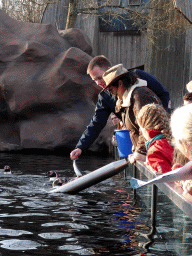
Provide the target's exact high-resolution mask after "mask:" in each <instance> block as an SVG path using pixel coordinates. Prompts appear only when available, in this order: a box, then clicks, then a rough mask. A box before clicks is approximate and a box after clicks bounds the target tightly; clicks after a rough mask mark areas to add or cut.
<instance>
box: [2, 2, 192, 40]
mask: <svg viewBox="0 0 192 256" xmlns="http://www.w3.org/2000/svg"><path fill="white" fill-rule="evenodd" d="M59 1H61V0H2V9H3V10H5V11H6V12H7V13H8V14H9V15H10V16H12V17H14V18H16V19H19V20H23V21H29V22H40V21H41V17H42V14H43V11H44V9H45V8H46V6H47V5H48V4H58V2H59ZM185 1H186V0H183V5H185ZM174 2H175V1H173V0H150V1H149V2H148V3H146V2H144V1H142V0H69V2H68V15H67V17H66V29H68V28H73V27H74V26H75V23H76V19H77V16H78V15H79V14H83V15H94V16H98V17H100V18H101V19H105V16H106V15H108V16H110V17H112V18H114V19H117V20H120V21H121V22H123V20H131V21H132V24H133V25H135V26H137V27H138V29H139V30H140V31H143V30H146V29H147V30H148V32H149V34H150V32H151V31H153V37H154V36H158V35H159V34H162V33H168V34H169V35H180V34H181V33H184V32H185V30H186V29H187V28H188V27H191V26H192V25H191V22H190V21H189V20H187V19H186V17H184V16H183V14H182V12H181V11H180V9H178V8H176V6H175V5H174ZM154 31H155V33H154Z"/></svg>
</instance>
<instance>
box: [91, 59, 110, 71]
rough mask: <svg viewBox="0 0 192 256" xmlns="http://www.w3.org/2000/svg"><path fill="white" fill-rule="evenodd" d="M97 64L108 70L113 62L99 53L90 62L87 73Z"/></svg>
mask: <svg viewBox="0 0 192 256" xmlns="http://www.w3.org/2000/svg"><path fill="white" fill-rule="evenodd" d="M95 66H99V67H100V68H104V69H106V70H107V69H108V68H109V67H111V62H110V61H109V60H108V59H107V58H106V57H105V56H104V55H98V56H96V57H94V58H93V59H92V60H91V61H90V62H89V65H88V67H87V74H89V73H90V72H91V71H92V70H93V68H94V67H95Z"/></svg>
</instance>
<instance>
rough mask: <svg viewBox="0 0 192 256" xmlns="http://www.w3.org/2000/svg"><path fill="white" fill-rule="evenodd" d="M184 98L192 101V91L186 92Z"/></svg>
mask: <svg viewBox="0 0 192 256" xmlns="http://www.w3.org/2000/svg"><path fill="white" fill-rule="evenodd" d="M183 100H186V101H191V102H192V92H187V93H185V95H184V96H183Z"/></svg>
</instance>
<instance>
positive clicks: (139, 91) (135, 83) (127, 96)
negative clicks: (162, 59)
mask: <svg viewBox="0 0 192 256" xmlns="http://www.w3.org/2000/svg"><path fill="white" fill-rule="evenodd" d="M103 79H104V81H105V83H106V87H105V90H106V89H108V90H109V91H110V92H111V93H112V94H114V95H115V96H117V99H118V100H117V102H116V108H115V110H116V112H119V111H121V114H122V120H123V122H124V123H125V126H126V128H127V129H128V130H129V132H130V137H131V141H132V144H133V149H132V150H133V154H131V155H129V161H130V162H131V163H134V162H135V160H142V161H145V159H146V148H145V139H144V137H143V135H142V132H141V131H140V127H139V125H138V123H137V119H136V118H137V115H138V113H139V110H140V109H141V108H142V107H143V106H145V105H146V104H150V103H156V104H160V105H162V104H161V100H160V99H159V98H158V97H157V95H156V94H155V93H154V92H153V91H151V90H150V89H149V88H148V87H147V82H146V81H145V80H142V79H140V78H138V77H137V75H136V74H134V73H132V72H130V71H127V69H125V68H124V67H123V64H118V65H116V66H114V67H112V68H110V69H108V70H107V71H106V72H105V73H104V74H103Z"/></svg>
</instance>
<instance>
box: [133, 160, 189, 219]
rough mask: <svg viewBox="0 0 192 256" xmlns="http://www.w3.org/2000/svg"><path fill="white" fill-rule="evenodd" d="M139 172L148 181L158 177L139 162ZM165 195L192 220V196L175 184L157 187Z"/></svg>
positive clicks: (163, 184)
mask: <svg viewBox="0 0 192 256" xmlns="http://www.w3.org/2000/svg"><path fill="white" fill-rule="evenodd" d="M135 166H136V168H137V170H139V171H140V172H141V173H143V174H144V175H145V176H146V177H147V178H148V179H153V178H155V177H156V175H155V174H154V173H153V172H152V171H151V170H149V169H148V168H147V167H145V166H144V164H143V162H141V161H137V162H136V164H135ZM156 186H157V187H158V188H159V189H160V190H161V191H162V192H163V193H164V194H165V195H167V196H168V197H169V198H170V199H171V200H172V202H174V204H175V205H177V206H178V207H179V208H180V209H181V210H182V211H183V212H184V213H185V214H186V215H187V216H188V217H189V218H191V219H192V196H191V195H190V194H185V193H183V189H182V188H181V187H179V186H178V185H176V184H175V183H174V182H166V183H159V184H157V185H156Z"/></svg>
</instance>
